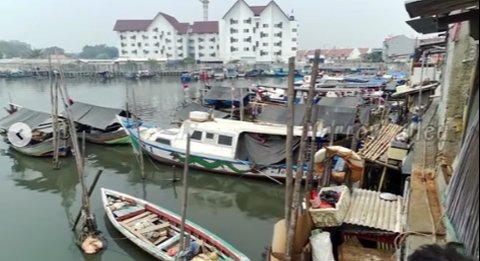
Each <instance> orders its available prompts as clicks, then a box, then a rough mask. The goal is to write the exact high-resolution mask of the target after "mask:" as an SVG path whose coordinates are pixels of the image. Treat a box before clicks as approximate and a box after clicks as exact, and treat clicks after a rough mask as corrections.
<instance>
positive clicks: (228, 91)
mask: <svg viewBox="0 0 480 261" xmlns="http://www.w3.org/2000/svg"><path fill="white" fill-rule="evenodd" d="M232 95H233V101H241V100H244V99H245V97H247V96H248V95H249V90H248V88H233V90H232V88H230V87H222V86H214V87H212V88H211V89H210V90H209V91H208V92H207V94H206V95H205V97H204V99H205V100H212V101H231V100H232Z"/></svg>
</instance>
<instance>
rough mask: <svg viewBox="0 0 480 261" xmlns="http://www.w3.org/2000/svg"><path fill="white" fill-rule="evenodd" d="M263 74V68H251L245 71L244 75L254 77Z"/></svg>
mask: <svg viewBox="0 0 480 261" xmlns="http://www.w3.org/2000/svg"><path fill="white" fill-rule="evenodd" d="M262 75H263V70H258V69H253V70H251V71H248V72H246V73H245V77H249V78H255V77H259V76H262Z"/></svg>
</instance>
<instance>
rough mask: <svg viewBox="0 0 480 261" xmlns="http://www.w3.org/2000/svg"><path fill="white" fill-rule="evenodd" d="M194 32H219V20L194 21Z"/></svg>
mask: <svg viewBox="0 0 480 261" xmlns="http://www.w3.org/2000/svg"><path fill="white" fill-rule="evenodd" d="M192 33H194V34H209V33H218V22H217V21H208V22H194V23H193V25H192Z"/></svg>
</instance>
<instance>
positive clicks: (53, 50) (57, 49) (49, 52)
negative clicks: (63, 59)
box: [42, 46, 65, 57]
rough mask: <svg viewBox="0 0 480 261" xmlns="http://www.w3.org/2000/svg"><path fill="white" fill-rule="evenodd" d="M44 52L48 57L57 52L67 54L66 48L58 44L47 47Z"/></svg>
mask: <svg viewBox="0 0 480 261" xmlns="http://www.w3.org/2000/svg"><path fill="white" fill-rule="evenodd" d="M42 52H43V55H44V56H45V57H48V56H49V55H55V54H59V55H61V54H65V50H64V49H63V48H60V47H57V46H52V47H48V48H45V49H43V50H42Z"/></svg>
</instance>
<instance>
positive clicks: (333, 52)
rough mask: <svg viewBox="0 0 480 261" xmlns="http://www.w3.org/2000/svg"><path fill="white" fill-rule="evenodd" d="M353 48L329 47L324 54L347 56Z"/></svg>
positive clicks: (332, 56) (335, 56)
mask: <svg viewBox="0 0 480 261" xmlns="http://www.w3.org/2000/svg"><path fill="white" fill-rule="evenodd" d="M353 50H354V49H353V48H343V49H330V50H329V51H328V53H327V54H325V56H326V57H329V58H343V57H348V56H350V54H352V52H353Z"/></svg>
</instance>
